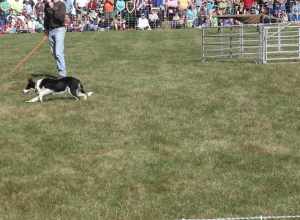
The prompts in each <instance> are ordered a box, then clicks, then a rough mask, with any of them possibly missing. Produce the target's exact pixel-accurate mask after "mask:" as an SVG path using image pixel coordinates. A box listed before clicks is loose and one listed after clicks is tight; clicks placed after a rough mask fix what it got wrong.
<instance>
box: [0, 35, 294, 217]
mask: <svg viewBox="0 0 300 220" xmlns="http://www.w3.org/2000/svg"><path fill="white" fill-rule="evenodd" d="M41 38H42V35H39V34H34V35H30V34H24V35H22V34H20V35H6V36H1V37H0V61H1V66H0V91H1V93H2V94H1V96H0V104H1V105H0V219H31V220H32V219H105V220H106V219H111V220H136V219H140V220H156V219H159V220H168V219H178V218H214V217H230V216H256V215H286V214H291V215H292V214H299V213H300V205H299V204H300V169H299V168H300V153H299V147H300V146H299V144H300V135H299V134H300V65H299V63H293V64H287V63H285V64H272V65H256V64H254V63H246V62H243V63H239V62H238V61H237V60H236V61H233V62H230V63H229V62H210V63H201V61H200V56H201V48H200V47H201V39H200V38H201V34H200V32H198V31H197V30H194V31H188V30H184V31H181V30H178V31H164V32H162V31H157V32H122V33H120V32H109V33H68V34H67V37H66V56H67V57H66V60H67V64H68V68H69V74H70V75H73V76H76V77H78V78H80V79H81V80H82V81H83V83H84V85H85V88H86V90H87V91H93V92H95V94H94V95H93V96H92V97H90V99H89V100H88V101H83V100H82V101H79V102H75V101H74V100H72V99H70V98H65V97H64V96H60V97H49V98H48V100H47V101H46V102H45V103H43V104H39V103H33V104H32V103H25V102H24V101H25V100H28V99H29V98H30V97H31V96H24V95H22V93H21V91H22V89H23V87H24V86H25V84H26V80H27V78H28V77H29V76H30V75H31V74H36V73H43V74H44V73H45V74H55V68H54V62H53V59H52V57H51V56H50V51H49V48H48V45H46V44H45V45H44V47H43V48H42V49H41V50H40V51H39V53H38V54H36V55H35V56H34V59H31V60H30V61H29V62H28V63H26V65H25V66H24V67H23V68H22V70H21V71H19V72H17V73H11V70H12V69H13V68H14V66H15V65H16V64H17V62H18V61H19V60H20V59H22V58H23V57H24V56H25V55H26V54H27V53H28V52H29V51H30V50H31V48H33V46H34V45H35V44H36V43H37V42H38V41H39V40H40V39H41Z"/></svg>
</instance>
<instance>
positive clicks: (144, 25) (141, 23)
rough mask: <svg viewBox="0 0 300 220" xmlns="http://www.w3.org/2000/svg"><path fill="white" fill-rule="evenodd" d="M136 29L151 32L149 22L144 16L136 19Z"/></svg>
mask: <svg viewBox="0 0 300 220" xmlns="http://www.w3.org/2000/svg"><path fill="white" fill-rule="evenodd" d="M137 28H138V29H142V30H145V29H149V30H151V27H150V24H149V21H148V19H147V18H146V17H145V16H144V15H142V17H140V18H139V19H138V25H137Z"/></svg>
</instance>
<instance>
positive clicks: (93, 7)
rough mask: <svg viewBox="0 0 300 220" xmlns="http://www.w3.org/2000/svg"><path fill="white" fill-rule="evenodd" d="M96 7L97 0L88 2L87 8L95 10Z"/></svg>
mask: <svg viewBox="0 0 300 220" xmlns="http://www.w3.org/2000/svg"><path fill="white" fill-rule="evenodd" d="M96 8H97V0H90V1H89V3H88V9H89V10H93V11H95V10H96Z"/></svg>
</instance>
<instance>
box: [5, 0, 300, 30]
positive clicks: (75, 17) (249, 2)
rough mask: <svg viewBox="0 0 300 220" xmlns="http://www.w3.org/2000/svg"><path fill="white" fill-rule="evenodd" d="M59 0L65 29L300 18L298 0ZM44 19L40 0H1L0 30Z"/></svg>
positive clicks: (38, 25) (36, 26)
mask: <svg viewBox="0 0 300 220" xmlns="http://www.w3.org/2000/svg"><path fill="white" fill-rule="evenodd" d="M63 1H64V2H65V5H66V11H67V17H66V19H65V20H66V21H65V24H66V28H67V31H70V32H72V31H77V32H78V31H79V32H81V31H104V30H111V29H114V30H120V31H123V30H126V29H140V30H151V29H155V28H160V27H161V26H166V25H167V26H168V27H171V28H184V27H188V28H189V27H195V28H196V27H200V28H201V27H203V26H219V25H233V24H237V23H238V22H239V20H238V19H235V18H234V17H235V16H239V15H245V14H252V15H263V16H265V18H271V17H272V18H276V19H277V20H278V22H288V21H294V22H297V21H300V0H63ZM222 16H223V19H220V17H221V18H222ZM226 16H227V17H228V18H226ZM43 21H44V2H43V0H0V33H20V32H30V33H33V32H43V30H44V26H43ZM270 21H271V19H267V20H262V21H261V22H270Z"/></svg>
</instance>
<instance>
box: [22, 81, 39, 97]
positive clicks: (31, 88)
mask: <svg viewBox="0 0 300 220" xmlns="http://www.w3.org/2000/svg"><path fill="white" fill-rule="evenodd" d="M35 89H36V88H35V82H34V81H33V80H32V79H28V82H27V86H26V87H25V89H24V90H23V93H24V94H27V93H29V92H31V91H35Z"/></svg>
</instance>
